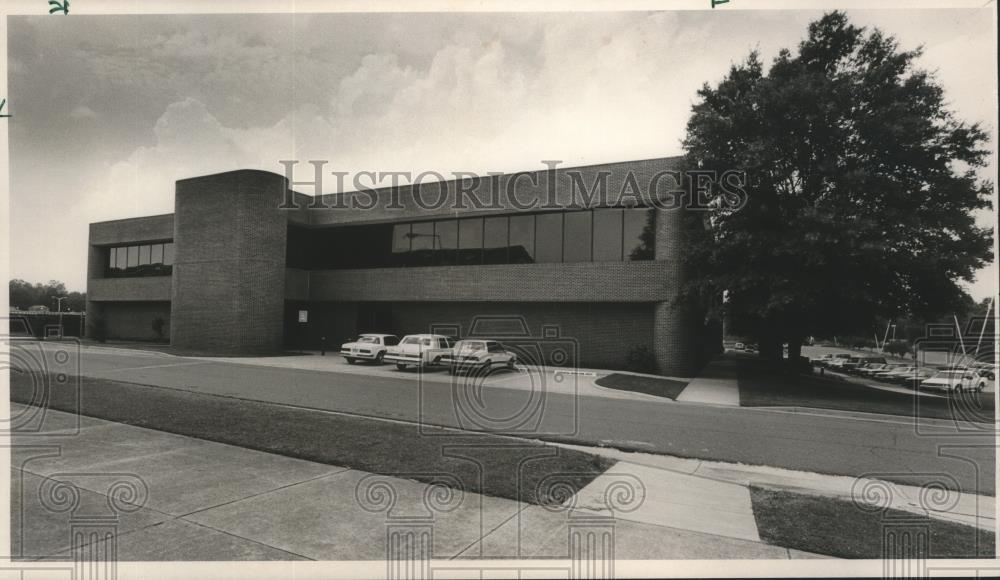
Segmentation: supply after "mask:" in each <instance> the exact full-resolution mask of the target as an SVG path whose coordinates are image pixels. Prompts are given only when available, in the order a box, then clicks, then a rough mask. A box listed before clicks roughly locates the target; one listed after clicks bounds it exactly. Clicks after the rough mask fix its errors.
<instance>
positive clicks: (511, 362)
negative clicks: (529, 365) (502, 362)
mask: <svg viewBox="0 0 1000 580" xmlns="http://www.w3.org/2000/svg"><path fill="white" fill-rule="evenodd" d="M507 370H509V371H512V370H514V359H510V360H508V361H507Z"/></svg>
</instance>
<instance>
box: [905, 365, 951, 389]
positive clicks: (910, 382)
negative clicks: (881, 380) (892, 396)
mask: <svg viewBox="0 0 1000 580" xmlns="http://www.w3.org/2000/svg"><path fill="white" fill-rule="evenodd" d="M939 370H940V369H937V368H933V367H914V369H913V370H912V371H910V372H909V373H907V374H906V375H904V376H903V377H901V378H899V379H897V380H896V381H895V382H896V383H897V384H900V385H903V386H905V387H909V388H911V389H914V390H917V389H919V388H920V384H921V383H923V382H924V381H926V380H927V379H929V378H931V377H933V376H934V375H936V374H937V373H938V371H939Z"/></svg>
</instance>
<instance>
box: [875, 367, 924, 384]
mask: <svg viewBox="0 0 1000 580" xmlns="http://www.w3.org/2000/svg"><path fill="white" fill-rule="evenodd" d="M915 368H916V367H914V366H912V365H907V364H899V365H887V366H886V367H885V368H883V369H882V370H880V371H876V372H875V373H873V374H872V378H873V379H875V380H876V381H882V382H884V383H891V382H893V380H894V379H896V378H901V377H905V376H906V375H907V374H908V373H911V372H913V371H914V369H915Z"/></svg>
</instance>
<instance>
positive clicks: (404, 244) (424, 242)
mask: <svg viewBox="0 0 1000 580" xmlns="http://www.w3.org/2000/svg"><path fill="white" fill-rule="evenodd" d="M653 226H654V223H653V214H652V212H650V211H648V210H644V209H640V210H622V209H598V210H593V211H591V210H578V211H569V212H551V213H540V214H521V215H516V214H515V215H511V216H495V215H491V216H488V217H485V218H478V217H477V218H462V219H441V220H437V221H434V222H413V223H397V224H371V225H358V226H335V227H328V228H303V227H299V226H294V225H292V226H289V228H288V242H287V249H286V264H287V266H288V267H289V268H303V269H309V270H325V269H350V268H382V267H400V266H430V265H439V266H443V265H455V264H463V265H475V264H484V263H485V264H525V263H533V262H576V261H590V260H592V261H597V262H607V261H619V260H651V259H653V258H654V255H655V251H654V247H655V237H654V232H655V228H654V227H653ZM162 251H163V258H162V259H163V263H164V264H166V265H169V264H170V263H172V262H173V246H172V245H171V244H166V245H165V246H164V248H163V250H162ZM109 252H110V253H111V255H109V257H108V264H109V265H110V264H117V263H118V261H122V264H121V268H123V269H124V268H126V267H127V262H128V254H127V248H121V250H117V251H116V250H114V249H109ZM159 252H160V249H159V244H152V245H151V246H150V263H151V265H152V266H154V269H155V264H156V262H157V260H156V257H157V256H158V254H159Z"/></svg>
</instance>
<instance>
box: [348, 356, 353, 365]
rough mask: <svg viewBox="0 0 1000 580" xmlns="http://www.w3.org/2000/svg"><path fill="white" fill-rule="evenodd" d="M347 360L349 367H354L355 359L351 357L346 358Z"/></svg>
mask: <svg viewBox="0 0 1000 580" xmlns="http://www.w3.org/2000/svg"><path fill="white" fill-rule="evenodd" d="M346 360H347V364H349V365H352V364H354V359H353V358H351V357H346Z"/></svg>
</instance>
